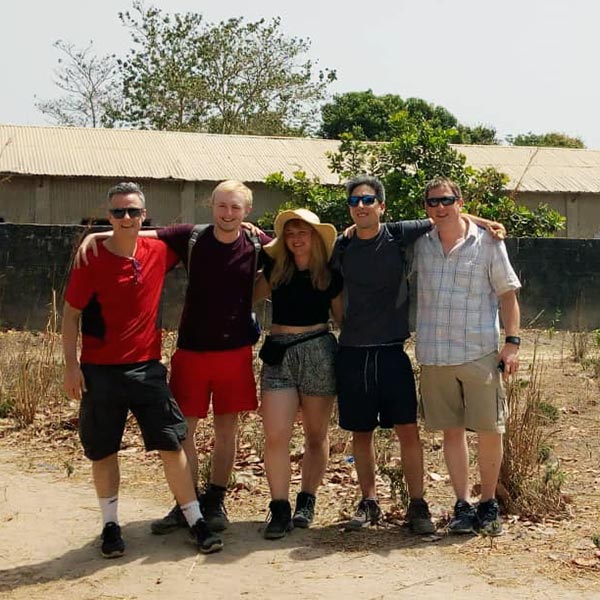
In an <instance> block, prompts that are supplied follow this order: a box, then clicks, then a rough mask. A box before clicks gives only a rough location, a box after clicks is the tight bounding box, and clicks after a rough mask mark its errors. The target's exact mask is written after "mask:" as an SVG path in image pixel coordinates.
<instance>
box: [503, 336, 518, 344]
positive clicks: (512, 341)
mask: <svg viewBox="0 0 600 600" xmlns="http://www.w3.org/2000/svg"><path fill="white" fill-rule="evenodd" d="M504 343H505V344H514V345H515V346H520V345H521V338H520V337H519V336H518V335H507V336H506V338H504Z"/></svg>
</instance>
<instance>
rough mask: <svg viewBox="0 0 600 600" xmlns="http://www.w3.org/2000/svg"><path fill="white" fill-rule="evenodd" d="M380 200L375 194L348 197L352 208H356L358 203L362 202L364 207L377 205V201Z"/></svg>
mask: <svg viewBox="0 0 600 600" xmlns="http://www.w3.org/2000/svg"><path fill="white" fill-rule="evenodd" d="M376 200H379V198H377V196H375V195H373V194H365V195H364V196H349V197H348V206H351V207H352V208H356V207H357V206H358V203H359V202H361V201H362V203H363V206H371V205H373V204H375V201H376Z"/></svg>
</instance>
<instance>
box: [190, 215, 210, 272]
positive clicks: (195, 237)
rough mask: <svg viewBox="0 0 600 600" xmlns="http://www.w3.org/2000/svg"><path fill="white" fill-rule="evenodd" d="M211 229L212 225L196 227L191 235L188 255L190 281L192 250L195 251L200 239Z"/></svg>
mask: <svg viewBox="0 0 600 600" xmlns="http://www.w3.org/2000/svg"><path fill="white" fill-rule="evenodd" d="M209 227H210V225H208V224H206V223H204V224H202V225H194V227H193V228H192V233H191V235H190V239H189V241H188V255H187V265H186V266H187V274H188V279H189V278H190V264H191V262H192V250H193V249H194V244H195V243H196V242H197V241H198V238H199V237H200V236H201V235H204V233H205V232H206V230H207V229H208V228H209Z"/></svg>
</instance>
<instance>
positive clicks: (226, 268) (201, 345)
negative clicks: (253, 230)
mask: <svg viewBox="0 0 600 600" xmlns="http://www.w3.org/2000/svg"><path fill="white" fill-rule="evenodd" d="M192 229H193V225H173V226H172V227H164V228H161V229H158V230H157V234H158V238H159V239H160V240H163V241H164V242H166V243H167V245H168V246H169V247H170V248H171V249H172V250H173V251H174V252H175V253H176V254H177V255H178V256H179V258H180V260H181V261H182V262H183V264H184V265H185V266H187V261H188V243H189V239H190V235H191V233H192ZM259 239H260V242H261V244H266V243H268V242H269V241H270V238H269V237H268V236H267V235H264V234H263V235H261V236H260V238H259ZM255 253H256V250H255V248H254V244H253V243H252V241H251V240H250V239H249V238H248V236H247V235H246V234H245V233H242V234H241V235H240V236H239V237H238V238H237V240H235V242H233V243H231V244H224V243H223V242H220V241H219V240H217V238H215V236H214V233H213V226H212V225H211V226H209V227H208V229H207V230H206V231H204V232H203V233H202V234H201V235H200V236H198V239H197V240H196V243H195V244H194V248H193V250H192V257H191V261H190V273H188V278H189V282H188V286H187V290H186V294H185V304H184V307H183V313H182V315H181V322H180V324H179V337H178V339H177V347H178V348H182V349H184V350H195V351H207V350H232V349H234V348H241V347H242V346H248V345H249V344H252V343H253V342H254V339H255V334H254V331H255V329H254V326H253V324H252V317H251V314H252V288H253V286H252V280H253V277H254V261H255Z"/></svg>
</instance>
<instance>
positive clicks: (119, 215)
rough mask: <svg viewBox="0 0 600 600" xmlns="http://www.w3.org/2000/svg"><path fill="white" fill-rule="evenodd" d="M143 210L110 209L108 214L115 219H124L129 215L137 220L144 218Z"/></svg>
mask: <svg viewBox="0 0 600 600" xmlns="http://www.w3.org/2000/svg"><path fill="white" fill-rule="evenodd" d="M143 210H144V209H143V208H109V209H108V212H109V213H110V214H111V215H112V216H113V217H114V218H115V219H124V218H125V215H126V214H127V215H129V216H130V218H132V219H136V218H137V217H141V216H142V211H143Z"/></svg>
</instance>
